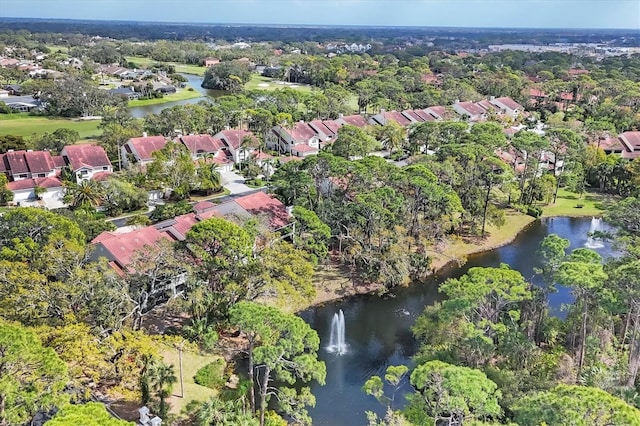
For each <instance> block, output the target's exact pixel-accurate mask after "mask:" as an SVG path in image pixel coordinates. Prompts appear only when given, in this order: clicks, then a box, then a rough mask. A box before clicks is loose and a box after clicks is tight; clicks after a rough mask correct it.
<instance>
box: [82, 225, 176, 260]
mask: <svg viewBox="0 0 640 426" xmlns="http://www.w3.org/2000/svg"><path fill="white" fill-rule="evenodd" d="M163 238H165V239H168V240H170V239H171V237H170V236H169V235H167V233H165V232H160V231H158V230H157V229H156V228H155V227H153V226H146V227H144V228H141V229H137V230H135V231H131V232H127V233H123V234H116V233H113V232H103V233H101V234H100V235H98V236H97V237H96V238H94V239H93V241H92V243H93V244H98V243H100V244H102V245H103V246H104V247H105V249H106V250H107V251H108V252H109V253H111V255H112V256H113V257H114V258H115V260H116V262H117V263H118V266H120V267H121V268H126V267H127V266H128V265H130V264H131V260H132V258H133V256H134V254H135V253H136V251H138V250H140V249H142V248H143V247H144V246H152V247H153V246H155V244H156V243H157V242H158V241H160V240H161V239H163Z"/></svg>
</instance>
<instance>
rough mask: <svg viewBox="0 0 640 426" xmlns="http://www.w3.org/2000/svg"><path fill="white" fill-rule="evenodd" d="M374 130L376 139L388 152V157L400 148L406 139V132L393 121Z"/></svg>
mask: <svg viewBox="0 0 640 426" xmlns="http://www.w3.org/2000/svg"><path fill="white" fill-rule="evenodd" d="M375 130H376V131H375V133H376V136H377V139H378V140H379V141H380V142H381V143H382V146H384V147H385V148H386V149H387V150H388V151H389V155H391V154H393V151H395V150H397V149H400V148H402V146H403V145H404V142H405V139H406V137H407V132H406V130H405V129H404V128H402V126H400V125H399V124H398V123H397V122H395V121H389V122H387V123H386V124H385V125H384V126H381V127H376V128H375Z"/></svg>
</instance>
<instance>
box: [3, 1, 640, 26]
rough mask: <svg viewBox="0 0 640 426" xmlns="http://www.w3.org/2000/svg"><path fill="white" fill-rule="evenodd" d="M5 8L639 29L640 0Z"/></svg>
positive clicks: (162, 16)
mask: <svg viewBox="0 0 640 426" xmlns="http://www.w3.org/2000/svg"><path fill="white" fill-rule="evenodd" d="M0 16H2V17H4V18H40V19H79V20H100V21H137V22H158V23H162V22H166V23H179V24H212V25H215V24H219V25H238V26H242V25H261V26H283V25H286V26H329V27H330V26H347V27H348V26H358V27H445V28H484V29H490V28H495V29H567V30H575V29H587V30H588V29H593V30H597V29H602V30H639V31H640V1H637V0H582V1H579V0H555V1H554V0H486V1H476V0H397V1H391V0H343V1H337V0H235V1H230V0H211V1H206V0H182V1H179V2H178V1H174V0H91V1H89V0H57V1H55V2H53V1H49V0H2V5H1V6H0Z"/></svg>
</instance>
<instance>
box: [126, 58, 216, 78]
mask: <svg viewBox="0 0 640 426" xmlns="http://www.w3.org/2000/svg"><path fill="white" fill-rule="evenodd" d="M125 59H126V60H127V62H133V63H134V64H136V66H138V67H139V68H149V67H151V66H152V65H153V64H167V65H173V66H174V67H175V69H176V72H181V73H185V74H194V75H204V72H205V71H206V70H207V68H206V67H204V66H200V65H187V64H179V63H177V62H161V61H156V60H154V59H151V58H143V57H141V56H125Z"/></svg>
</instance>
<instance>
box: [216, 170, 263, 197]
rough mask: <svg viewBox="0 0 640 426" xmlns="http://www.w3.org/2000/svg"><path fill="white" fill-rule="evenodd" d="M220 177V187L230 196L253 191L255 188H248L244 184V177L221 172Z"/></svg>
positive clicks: (233, 173)
mask: <svg viewBox="0 0 640 426" xmlns="http://www.w3.org/2000/svg"><path fill="white" fill-rule="evenodd" d="M220 176H222V186H224V187H225V188H227V189H228V190H229V193H230V194H231V195H234V194H244V193H246V192H254V191H255V188H249V187H248V186H247V185H245V184H244V177H242V176H240V175H239V174H237V173H235V172H227V171H221V172H220Z"/></svg>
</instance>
